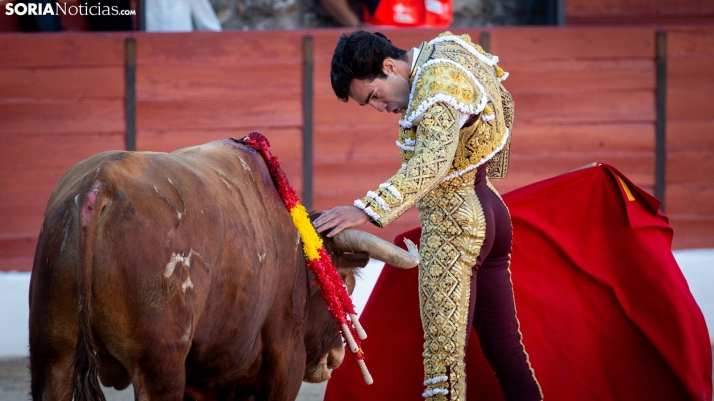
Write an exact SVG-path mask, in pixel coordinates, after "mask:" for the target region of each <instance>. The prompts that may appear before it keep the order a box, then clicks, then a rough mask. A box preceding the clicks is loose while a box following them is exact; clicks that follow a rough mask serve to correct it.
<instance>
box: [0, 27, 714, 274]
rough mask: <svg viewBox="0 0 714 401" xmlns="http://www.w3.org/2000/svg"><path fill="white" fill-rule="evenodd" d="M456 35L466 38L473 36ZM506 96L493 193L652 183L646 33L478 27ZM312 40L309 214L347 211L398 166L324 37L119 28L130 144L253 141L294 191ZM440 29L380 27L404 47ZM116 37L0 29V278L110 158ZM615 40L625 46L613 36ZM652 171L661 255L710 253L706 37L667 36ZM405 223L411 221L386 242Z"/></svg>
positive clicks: (707, 32)
mask: <svg viewBox="0 0 714 401" xmlns="http://www.w3.org/2000/svg"><path fill="white" fill-rule="evenodd" d="M456 33H469V34H470V35H471V36H472V39H473V40H474V41H475V42H477V41H478V40H479V36H480V33H481V31H479V30H469V31H463V30H457V31H456ZM490 33H491V50H492V52H493V53H494V54H497V55H498V56H500V58H501V60H502V62H501V65H502V66H503V67H504V69H505V70H506V71H509V72H510V73H511V76H510V77H509V79H508V80H507V81H506V82H505V84H506V87H507V88H508V89H509V90H510V91H511V93H512V94H513V97H514V99H515V101H516V105H517V107H516V124H515V127H514V133H513V134H514V140H513V143H512V158H511V160H512V162H511V170H510V174H509V177H508V178H507V179H505V180H500V181H496V182H495V184H496V186H497V187H498V188H499V189H500V190H501V191H502V192H505V191H508V190H511V189H513V188H516V187H520V186H523V185H526V184H528V183H531V182H534V181H537V180H540V179H543V178H546V177H549V176H553V175H556V174H559V173H562V172H565V171H568V170H571V169H574V168H577V167H579V166H582V165H585V164H587V163H590V162H593V161H603V162H607V163H611V164H613V165H615V166H617V167H618V168H620V169H621V170H622V171H623V172H624V173H625V174H627V175H628V176H629V177H630V178H631V179H633V180H634V181H635V182H636V183H637V184H638V185H640V186H642V187H644V188H645V189H647V190H649V191H652V188H653V185H654V121H655V102H654V89H655V65H654V56H655V55H654V51H655V46H654V37H655V36H654V29H652V28H607V29H605V28H568V29H557V28H499V29H491V30H490ZM305 34H312V35H314V45H315V53H314V61H315V67H314V68H315V77H314V138H315V144H314V148H315V149H314V154H315V171H314V188H315V193H314V203H315V208H316V209H325V208H330V207H333V206H336V205H344V204H351V203H352V201H353V200H354V199H356V198H359V197H362V196H363V195H364V193H365V192H366V191H367V190H369V189H373V188H375V187H376V186H377V185H379V183H381V182H383V180H384V179H386V178H388V177H389V176H390V175H391V174H393V173H394V172H395V171H396V170H397V168H398V167H399V165H400V163H401V161H400V160H399V152H398V149H397V148H396V146H394V141H395V139H396V135H397V120H398V118H399V117H398V116H395V115H389V114H386V113H383V114H379V113H376V112H375V111H374V110H373V109H371V108H370V107H359V106H357V105H356V104H355V103H354V102H350V103H346V104H345V103H342V102H339V101H338V100H337V99H336V97H335V95H334V93H333V92H332V89H331V86H330V83H329V64H330V59H331V56H332V51H333V50H334V46H335V44H336V41H337V38H338V37H339V34H340V32H339V31H337V30H320V31H307V32H306V31H289V32H223V33H181V34H178V33H177V34H147V33H139V34H136V35H134V36H135V38H136V43H137V68H136V74H137V84H136V85H137V88H136V93H137V147H138V149H139V150H155V151H170V150H174V149H178V148H181V147H185V146H190V145H195V144H200V143H204V142H207V141H210V140H214V139H220V138H226V137H230V136H241V135H244V134H246V133H248V132H250V131H259V132H262V133H263V134H265V135H266V136H268V137H269V138H270V139H271V142H272V144H273V150H274V152H275V153H276V154H277V155H278V156H279V157H280V158H281V160H282V161H283V163H284V165H285V168H286V170H287V172H288V175H289V177H290V178H291V182H292V183H293V185H295V186H296V187H297V188H298V189H300V188H301V178H302V177H301V170H302V165H301V152H302V139H301V130H302V121H303V119H302V104H301V102H302V85H301V79H302V37H303V36H304V35H305ZM437 34H438V32H435V31H424V30H398V31H389V32H388V36H389V37H390V38H391V39H392V40H393V41H394V42H395V44H397V45H398V46H401V47H404V48H411V47H412V46H416V45H418V44H419V43H420V42H421V41H422V40H428V39H430V38H433V37H434V36H436V35H437ZM125 37H126V35H125V34H96V33H91V34H89V33H86V34H46V35H43V34H36V35H22V34H4V35H0V188H1V189H0V271H2V270H10V269H20V270H28V269H29V268H30V267H31V261H32V255H33V253H34V246H35V241H36V238H37V235H38V232H39V229H40V225H41V222H42V218H43V216H42V214H43V210H44V207H45V205H46V202H47V198H48V196H49V194H50V192H51V190H52V188H53V186H54V184H55V183H56V181H57V179H58V178H59V176H60V175H61V174H62V172H64V171H65V170H66V169H67V168H68V167H69V166H71V165H72V164H74V163H76V162H78V161H79V160H82V159H84V158H86V157H87V156H89V155H91V154H94V153H97V152H99V151H102V150H107V149H121V148H123V147H124V138H123V135H124V131H125V115H124V113H125V111H124V90H125V88H124V85H125V82H124V39H125ZM623 38H626V40H622V39H623ZM669 49H670V52H669V69H668V71H669V75H668V80H669V85H670V86H669V92H668V125H667V131H668V140H667V148H668V152H669V159H668V170H667V171H668V175H667V181H668V183H667V185H668V187H667V189H668V190H667V202H668V213H669V214H670V216H671V217H672V224H673V226H674V227H675V229H676V231H675V247H678V248H682V247H712V246H714V206H712V205H714V189H713V188H714V186H713V185H712V182H714V178H712V177H714V162H712V160H714V158H712V154H713V153H714V139H712V138H714V135H712V131H714V117H712V113H711V106H710V105H711V104H712V100H713V99H712V98H711V97H712V95H711V93H714V91H712V89H714V78H712V77H711V76H710V75H711V74H710V71H711V70H712V67H714V51H712V49H714V29H712V28H702V29H675V30H672V31H671V32H670V46H669ZM416 224H418V220H417V214H416V212H415V211H414V210H411V211H409V212H407V214H406V215H405V216H404V217H402V218H401V219H399V220H397V221H396V222H394V223H393V224H391V225H390V226H388V227H387V228H385V229H383V230H378V229H376V228H370V230H371V231H373V232H376V233H378V234H379V235H381V236H383V237H384V238H388V239H391V238H392V237H393V236H394V235H395V234H396V233H398V232H401V231H404V230H406V229H408V228H411V227H413V226H415V225H416Z"/></svg>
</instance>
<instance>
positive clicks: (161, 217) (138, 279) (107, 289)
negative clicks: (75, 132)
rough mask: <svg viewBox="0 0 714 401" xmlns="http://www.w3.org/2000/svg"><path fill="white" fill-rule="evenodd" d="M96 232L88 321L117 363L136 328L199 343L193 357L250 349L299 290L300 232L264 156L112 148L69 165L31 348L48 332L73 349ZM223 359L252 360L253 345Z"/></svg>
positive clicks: (221, 145)
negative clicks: (220, 349) (220, 348)
mask: <svg viewBox="0 0 714 401" xmlns="http://www.w3.org/2000/svg"><path fill="white" fill-rule="evenodd" d="M90 203H91V204H90ZM89 206H95V207H89ZM93 224H94V225H95V226H93ZM90 226H91V227H96V230H94V231H92V235H93V238H92V244H93V246H92V249H91V251H92V252H93V255H92V257H91V260H92V269H93V279H92V293H93V294H94V299H93V304H92V310H93V316H95V317H97V318H95V319H94V321H93V322H92V325H93V327H94V329H95V330H96V331H97V333H98V335H99V337H100V338H101V340H102V343H104V344H107V346H108V347H109V345H110V344H111V347H109V348H110V349H111V353H112V355H113V356H114V357H116V358H117V359H119V360H122V358H128V359H127V360H129V359H131V357H133V356H131V355H129V354H130V353H131V352H132V350H133V349H136V348H137V346H138V345H140V344H141V343H142V341H147V339H146V338H141V337H139V336H138V334H137V327H143V328H147V327H151V328H156V327H160V329H159V330H163V331H164V332H163V333H161V336H162V338H164V339H165V341H170V340H171V341H176V342H177V343H180V342H182V341H183V342H187V343H189V344H191V343H193V344H194V345H195V346H196V347H195V348H196V349H195V352H194V351H192V353H194V354H195V358H194V359H196V360H201V359H202V358H203V359H206V358H207V357H208V351H207V350H210V349H215V347H216V344H221V343H225V344H232V343H235V342H236V341H241V339H243V340H245V341H243V343H244V344H245V343H246V342H247V343H250V342H251V341H253V342H255V341H256V338H258V335H259V331H260V328H261V325H262V323H263V322H264V321H265V319H267V318H268V316H269V315H270V313H271V308H273V307H274V305H276V304H279V303H281V302H282V303H284V302H285V301H286V300H285V299H283V298H285V294H287V296H288V298H289V296H290V294H291V291H292V288H293V279H294V277H295V266H294V261H295V259H296V256H297V252H298V251H299V248H298V247H297V245H298V242H297V233H296V231H295V228H294V227H293V226H292V223H291V220H290V217H289V215H288V213H287V211H286V210H285V207H284V206H283V205H282V202H281V201H280V198H279V195H278V193H277V191H276V190H275V187H274V184H273V183H272V180H271V178H270V175H269V173H268V172H267V169H266V168H265V164H264V162H263V161H262V159H261V157H260V156H259V155H258V154H256V153H255V152H253V151H251V150H247V149H245V148H243V147H242V146H239V145H237V144H233V143H231V142H228V141H216V142H212V143H209V144H205V145H201V146H196V147H192V148H186V149H182V150H179V151H176V152H173V153H171V154H166V153H152V152H122V151H114V152H105V153H101V154H98V155H95V156H92V157H90V158H88V159H86V160H84V161H82V162H80V163H78V164H77V165H75V166H73V167H72V168H70V169H69V170H68V171H67V172H66V173H65V174H64V175H63V176H62V178H61V179H60V180H59V182H58V184H57V186H56V187H55V189H54V191H53V193H52V195H51V197H50V199H49V202H48V206H47V209H46V211H45V222H44V224H43V229H42V232H41V235H40V239H39V242H38V248H37V252H36V255H35V263H34V266H33V277H32V283H31V301H30V303H31V305H30V306H31V317H30V318H31V322H32V321H34V322H37V324H38V326H37V329H35V330H31V336H32V335H35V336H37V340H38V341H35V344H36V347H41V345H38V344H47V343H48V341H47V340H48V338H46V336H47V335H48V334H47V333H52V336H54V337H53V338H52V339H51V341H50V342H51V343H53V344H56V343H61V344H62V347H64V348H65V349H70V348H72V347H73V343H72V338H73V337H76V333H77V323H76V322H77V312H76V311H77V302H78V298H77V282H76V278H77V267H78V266H79V264H80V261H81V259H82V255H80V253H81V252H80V250H81V249H82V246H81V245H83V244H85V245H86V242H85V241H87V238H86V237H83V234H86V233H87V232H88V227H90ZM286 244H287V245H288V246H286ZM291 263H292V264H293V265H292V266H291V265H290V264H291ZM286 264H287V265H286ZM286 269H287V270H286ZM286 271H287V274H286ZM33 290H34V291H33ZM288 306H289V305H288ZM48 315H50V316H51V317H52V318H51V319H46V318H47V316H48ZM42 321H45V322H50V323H47V324H54V323H51V322H55V323H57V324H54V326H56V327H44V326H42V323H39V322H42ZM58 322H60V323H58ZM47 324H46V325H45V326H47ZM60 326H62V327H61V330H60V329H58V328H60ZM141 335H146V334H145V333H143V334H141ZM43 336H45V337H44V338H43ZM31 342H32V341H31ZM31 347H32V345H31ZM106 351H107V352H109V350H106ZM226 352H227V353H228V354H231V353H233V354H234V355H231V357H232V358H234V360H237V361H240V360H245V361H248V360H249V359H250V358H251V355H250V354H251V353H253V352H254V349H246V347H242V349H239V348H236V349H228V350H226Z"/></svg>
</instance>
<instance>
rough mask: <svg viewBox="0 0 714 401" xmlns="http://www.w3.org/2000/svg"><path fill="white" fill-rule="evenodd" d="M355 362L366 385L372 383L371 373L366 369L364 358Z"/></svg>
mask: <svg viewBox="0 0 714 401" xmlns="http://www.w3.org/2000/svg"><path fill="white" fill-rule="evenodd" d="M357 364H358V365H359V370H361V371H362V377H363V378H364V382H365V383H367V385H370V384H372V383H374V380H372V375H371V374H369V370H367V365H366V364H365V363H364V359H358V360H357Z"/></svg>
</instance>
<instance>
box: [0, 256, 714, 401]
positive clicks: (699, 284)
mask: <svg viewBox="0 0 714 401" xmlns="http://www.w3.org/2000/svg"><path fill="white" fill-rule="evenodd" d="M675 257H676V258H677V262H678V263H679V265H680V267H681V268H682V272H683V273H684V276H685V277H686V278H687V281H688V282H689V287H690V290H691V291H692V295H694V298H695V299H696V300H697V302H698V304H699V306H700V308H701V309H702V312H703V314H704V316H705V319H706V320H707V326H708V327H709V331H710V336H711V335H712V333H714V292H712V291H711V289H712V288H714V249H706V250H689V251H678V252H675ZM380 271H381V263H378V262H376V263H370V265H368V266H367V268H365V269H364V271H363V274H362V275H361V277H360V278H359V279H358V282H357V286H356V288H355V293H354V294H353V299H354V303H355V307H356V309H357V311H358V312H359V311H361V310H362V309H363V308H364V305H365V303H366V302H367V298H368V297H369V293H370V292H371V290H372V288H373V287H374V283H375V282H376V280H377V278H378V276H379V273H380ZM28 285H29V274H28V273H0V321H1V322H3V323H4V324H3V326H4V327H3V330H0V400H2V401H25V400H28V399H29V396H28V394H29V391H30V384H29V382H30V378H29V371H28V368H27V365H28V360H27V357H26V355H27V337H28V333H27V315H28V312H27V290H28ZM712 337H714V336H712ZM324 393H325V385H324V384H322V385H314V384H306V383H305V384H303V386H302V388H301V390H300V394H299V396H298V398H297V401H320V400H322V398H323V396H324ZM104 394H105V395H106V398H107V401H130V400H133V399H134V393H133V390H132V388H131V387H129V388H128V389H126V390H124V391H121V392H119V391H116V390H114V389H105V390H104Z"/></svg>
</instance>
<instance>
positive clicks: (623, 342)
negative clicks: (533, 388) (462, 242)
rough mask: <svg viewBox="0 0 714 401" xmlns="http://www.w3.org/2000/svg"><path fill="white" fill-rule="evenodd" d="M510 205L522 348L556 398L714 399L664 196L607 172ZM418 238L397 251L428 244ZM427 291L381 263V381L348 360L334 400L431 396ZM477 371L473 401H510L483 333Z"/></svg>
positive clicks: (374, 313) (473, 364) (371, 361)
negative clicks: (425, 351) (421, 294)
mask: <svg viewBox="0 0 714 401" xmlns="http://www.w3.org/2000/svg"><path fill="white" fill-rule="evenodd" d="M623 183H624V184H623ZM503 199H504V201H505V202H506V204H507V205H508V207H509V209H510V212H511V217H512V219H513V258H512V265H511V272H512V278H513V287H514V292H515V299H516V307H517V309H518V318H519V319H520V323H521V332H522V333H523V343H524V344H525V346H526V351H527V352H528V354H529V357H530V361H531V364H532V366H533V368H534V370H535V373H536V377H537V378H538V381H539V382H540V385H541V387H542V389H543V394H544V396H545V399H546V400H548V401H573V400H578V401H589V400H593V401H595V400H597V401H602V400H635V401H640V400H668V401H673V400H697V401H710V400H711V399H712V382H711V377H712V355H711V348H710V343H709V335H708V332H707V327H706V324H705V322H704V317H703V315H702V313H701V311H700V310H699V307H698V306H697V304H696V302H695V301H694V298H693V297H692V294H691V293H690V292H689V287H688V286H687V282H686V281H685V279H684V276H683V275H682V273H681V271H680V269H679V267H678V266H677V263H676V261H675V260H674V257H673V256H672V252H671V250H670V245H671V239H672V229H671V228H670V226H669V224H668V220H667V217H666V216H664V215H663V214H662V213H661V212H659V206H660V202H659V201H658V200H657V199H655V198H653V197H652V196H650V195H649V194H647V193H646V192H645V191H643V190H641V189H640V188H638V187H637V186H635V185H634V184H633V183H632V182H630V181H629V180H628V179H627V178H625V176H624V175H622V174H621V173H620V172H619V171H617V170H616V169H614V168H613V167H611V166H608V165H605V164H600V165H598V166H596V167H592V168H586V169H582V170H578V171H574V172H571V173H568V174H564V175H561V176H558V177H555V178H551V179H548V180H545V181H541V182H538V183H535V184H532V185H529V186H526V187H523V188H521V189H518V190H515V191H512V192H509V193H507V194H505V195H504V196H503ZM420 233H421V230H420V229H418V228H417V229H414V230H411V231H408V232H406V233H403V234H401V235H400V236H398V237H397V238H396V240H395V243H396V244H399V245H402V244H403V241H402V238H404V237H407V238H410V239H411V240H412V241H414V242H415V243H417V242H418V240H419V236H420ZM417 285H418V284H417V270H416V269H411V270H400V269H397V268H394V267H392V266H389V265H387V266H385V267H384V270H383V271H382V274H381V275H380V277H379V280H378V281H377V284H376V285H375V287H374V290H373V292H372V295H371V296H370V298H369V301H368V302H367V305H366V307H365V309H364V313H363V314H362V316H361V318H360V321H361V322H362V325H363V326H364V328H365V330H366V331H367V334H368V336H369V337H368V338H367V339H366V340H365V341H364V342H363V343H362V344H363V349H364V352H365V362H366V363H367V366H368V368H369V370H370V372H371V373H372V376H373V377H374V384H373V385H371V386H367V385H366V384H365V383H364V381H363V380H362V376H361V374H360V372H359V369H358V367H357V364H356V363H355V361H354V358H353V357H352V356H351V355H346V356H345V361H344V362H343V364H342V366H341V367H340V368H338V369H336V370H334V371H333V373H332V379H330V381H329V383H328V385H327V393H326V395H325V400H327V401H357V400H365V401H366V400H370V401H371V400H418V399H421V398H422V396H421V393H422V391H423V388H424V387H423V386H422V381H423V370H422V357H421V353H422V344H423V334H422V333H423V331H422V327H421V320H420V317H419V300H418V293H417ZM472 330H473V329H472ZM347 354H350V352H349V350H347ZM466 367H467V380H468V383H467V389H468V399H469V400H479V401H492V400H493V401H495V400H503V397H502V396H501V390H500V387H499V385H498V382H497V381H496V379H495V377H494V374H493V372H492V371H491V369H490V367H489V366H488V364H487V363H486V361H485V359H484V357H483V355H482V353H481V349H480V347H479V343H478V338H477V335H476V332H475V331H474V332H472V333H471V337H470V341H469V344H468V348H467V362H466Z"/></svg>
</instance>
